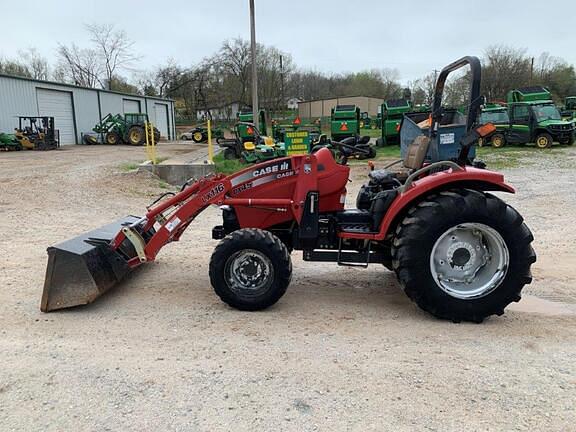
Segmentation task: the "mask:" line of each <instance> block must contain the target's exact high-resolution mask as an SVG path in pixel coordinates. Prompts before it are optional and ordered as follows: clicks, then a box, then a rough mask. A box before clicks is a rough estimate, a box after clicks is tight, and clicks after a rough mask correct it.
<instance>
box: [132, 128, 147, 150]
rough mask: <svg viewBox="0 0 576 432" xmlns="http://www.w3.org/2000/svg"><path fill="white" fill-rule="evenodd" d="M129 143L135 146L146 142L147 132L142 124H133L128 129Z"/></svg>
mask: <svg viewBox="0 0 576 432" xmlns="http://www.w3.org/2000/svg"><path fill="white" fill-rule="evenodd" d="M127 138H128V144H130V145H133V146H139V145H142V144H144V142H145V141H146V133H145V132H144V128H143V127H142V126H131V127H130V129H128V136H127Z"/></svg>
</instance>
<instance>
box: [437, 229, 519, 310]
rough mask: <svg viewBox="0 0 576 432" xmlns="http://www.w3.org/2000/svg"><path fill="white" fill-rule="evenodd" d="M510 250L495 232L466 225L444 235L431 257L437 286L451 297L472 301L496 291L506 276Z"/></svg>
mask: <svg viewBox="0 0 576 432" xmlns="http://www.w3.org/2000/svg"><path fill="white" fill-rule="evenodd" d="M509 261H510V258H509V253H508V247H507V246H506V243H505V242H504V239H503V238H502V236H501V235H500V234H499V233H498V231H496V230H495V229H493V228H491V227H489V226H487V225H484V224H481V223H464V224H460V225H456V226H454V227H452V228H450V229H448V230H447V231H446V232H444V234H442V235H441V236H440V237H439V238H438V240H436V243H435V244H434V247H433V248H432V254H431V255H430V271H431V273H432V277H433V278H434V281H435V282H436V285H438V286H439V287H440V289H442V290H443V291H444V292H445V293H447V294H448V295H450V296H452V297H455V298H459V299H464V300H470V299H474V298H480V297H484V296H486V295H488V294H490V293H491V292H492V291H494V290H495V289H496V288H497V287H498V286H499V285H500V283H501V282H502V281H503V280H504V278H505V277H506V273H507V271H508V266H509Z"/></svg>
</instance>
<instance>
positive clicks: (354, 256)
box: [303, 250, 389, 267]
mask: <svg viewBox="0 0 576 432" xmlns="http://www.w3.org/2000/svg"><path fill="white" fill-rule="evenodd" d="M303 259H304V261H320V262H335V263H338V265H343V266H346V265H349V266H356V265H357V264H360V266H361V267H366V266H367V265H368V264H382V263H384V262H386V260H387V258H386V256H385V255H384V254H383V253H381V252H370V253H369V254H368V256H367V254H366V252H354V251H340V252H338V251H325V250H324V251H317V250H313V251H308V250H306V251H304V254H303ZM388 259H389V258H388Z"/></svg>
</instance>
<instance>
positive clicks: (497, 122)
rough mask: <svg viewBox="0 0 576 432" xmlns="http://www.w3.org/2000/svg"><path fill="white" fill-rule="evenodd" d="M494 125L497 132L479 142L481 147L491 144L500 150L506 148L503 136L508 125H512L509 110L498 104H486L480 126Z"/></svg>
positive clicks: (481, 113) (481, 114)
mask: <svg viewBox="0 0 576 432" xmlns="http://www.w3.org/2000/svg"><path fill="white" fill-rule="evenodd" d="M488 123H492V124H493V125H494V126H495V127H496V130H495V131H494V132H492V133H491V134H489V135H488V136H485V137H484V138H480V139H479V140H478V145H479V146H481V147H482V146H484V145H486V144H491V145H492V147H496V148H500V147H502V146H504V139H503V134H505V133H506V130H507V129H508V125H509V124H510V117H509V116H508V108H507V107H505V106H504V105H501V104H498V103H487V104H485V105H484V106H483V107H482V109H481V111H480V115H479V117H478V124H480V125H484V124H488Z"/></svg>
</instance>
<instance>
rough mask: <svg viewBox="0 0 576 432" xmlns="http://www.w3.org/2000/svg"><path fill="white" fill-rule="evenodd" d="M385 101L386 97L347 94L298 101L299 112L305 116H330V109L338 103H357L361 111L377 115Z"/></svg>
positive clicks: (301, 115)
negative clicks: (344, 95)
mask: <svg viewBox="0 0 576 432" xmlns="http://www.w3.org/2000/svg"><path fill="white" fill-rule="evenodd" d="M383 103H384V99H382V98H375V97H371V96H346V97H338V98H331V99H318V100H310V101H304V102H299V103H298V114H299V115H300V117H303V118H314V117H329V116H330V111H331V110H332V108H334V107H335V106H336V105H356V106H358V107H360V111H367V112H368V114H369V115H371V116H375V115H376V114H377V113H378V107H379V106H380V105H382V104H383Z"/></svg>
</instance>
